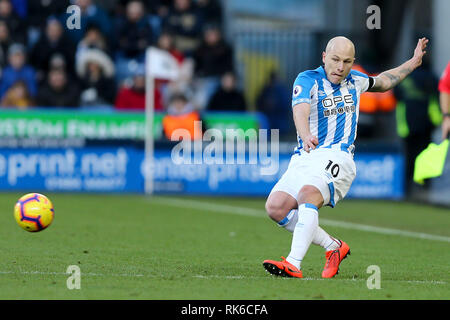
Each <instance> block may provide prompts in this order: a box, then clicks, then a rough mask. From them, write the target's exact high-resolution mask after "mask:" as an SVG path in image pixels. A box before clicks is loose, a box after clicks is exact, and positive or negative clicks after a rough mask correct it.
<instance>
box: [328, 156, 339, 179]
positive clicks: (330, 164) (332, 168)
mask: <svg viewBox="0 0 450 320" xmlns="http://www.w3.org/2000/svg"><path fill="white" fill-rule="evenodd" d="M325 170H326V171H330V172H331V175H332V176H333V177H335V178H336V177H337V176H338V174H339V165H338V164H336V163H334V164H333V161H331V160H328V165H327V166H326V167H325Z"/></svg>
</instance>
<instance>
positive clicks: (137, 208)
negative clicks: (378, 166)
mask: <svg viewBox="0 0 450 320" xmlns="http://www.w3.org/2000/svg"><path fill="white" fill-rule="evenodd" d="M21 195H22V194H19V193H4V194H0V212H1V214H0V234H1V237H0V248H1V249H0V250H1V258H0V288H1V290H0V299H158V300H166V299H176V300H178V299H189V300H191V299H194V300H197V299H200V300H202V299H226V300H234V299H255V300H259V299H261V300H264V299H283V300H289V299H449V298H450V279H449V275H450V250H449V245H450V228H449V226H450V210H449V209H448V208H437V207H430V206H425V205H418V204H412V203H405V202H389V201H361V200H344V201H342V202H341V203H339V204H338V205H337V207H336V208H334V209H331V208H328V207H327V208H323V209H321V210H320V216H319V221H321V225H322V227H323V228H324V229H325V230H327V231H328V232H329V233H330V234H332V235H334V236H336V237H338V238H340V239H343V240H345V241H346V242H347V243H348V244H349V245H350V248H351V252H352V253H351V255H350V256H349V258H347V259H345V260H344V261H343V262H342V264H341V268H340V272H339V274H338V275H337V276H336V277H335V278H333V279H321V277H320V275H321V271H322V269H323V265H324V262H325V258H324V251H323V249H322V248H320V247H317V246H314V245H312V246H311V247H310V250H309V251H308V253H307V255H306V257H305V259H304V261H303V263H302V269H303V274H304V277H305V278H304V279H291V278H276V277H273V276H270V275H269V274H267V273H266V272H265V270H264V268H263V267H262V261H263V260H264V259H279V257H280V256H282V255H283V256H287V254H288V253H289V249H290V243H291V237H292V236H291V234H290V233H289V232H287V231H286V230H284V229H282V228H279V227H278V226H277V225H276V224H275V223H274V222H272V221H270V219H269V218H267V216H266V215H265V213H264V202H265V200H264V199H262V198H256V199H248V198H213V197H209V198H208V197H181V196H178V197H168V196H155V197H145V196H138V195H96V194H87V195H81V194H47V195H48V196H49V198H50V199H51V200H52V202H53V204H54V206H55V220H54V221H53V224H52V225H51V226H50V227H49V228H48V229H46V230H44V231H42V232H38V233H29V232H26V231H24V230H22V229H21V228H20V227H19V226H18V225H17V224H16V222H15V220H14V217H13V206H14V204H15V202H16V200H17V199H18V198H19V197H20V196H21ZM70 265H77V266H79V267H80V270H81V289H79V290H77V289H73V290H69V289H68V288H67V285H66V282H67V279H68V277H69V275H68V274H66V270H67V268H68V266H70ZM371 265H376V266H378V267H379V268H380V280H381V282H380V284H381V289H372V290H370V289H368V287H367V279H368V278H369V277H370V276H371V274H370V273H367V268H368V267H369V266H371Z"/></svg>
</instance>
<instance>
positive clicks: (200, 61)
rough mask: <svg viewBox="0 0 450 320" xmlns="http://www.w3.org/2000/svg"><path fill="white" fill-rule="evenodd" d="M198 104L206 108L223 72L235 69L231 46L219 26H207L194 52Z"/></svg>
mask: <svg viewBox="0 0 450 320" xmlns="http://www.w3.org/2000/svg"><path fill="white" fill-rule="evenodd" d="M193 59H194V62H195V69H194V76H195V87H196V89H195V91H196V97H195V100H196V104H197V105H198V106H199V107H200V108H201V109H203V108H205V107H206V105H207V103H208V101H209V99H210V98H211V96H212V94H214V92H215V91H216V90H217V88H218V87H219V85H220V78H221V76H222V75H223V74H225V73H226V72H228V71H232V70H233V53H232V49H231V47H230V46H229V45H228V44H227V43H226V42H225V41H224V40H223V39H222V33H221V31H220V29H219V28H218V26H216V25H209V26H207V27H206V28H205V30H204V34H203V41H202V44H201V45H200V46H199V47H198V48H197V50H196V51H195V52H194V55H193Z"/></svg>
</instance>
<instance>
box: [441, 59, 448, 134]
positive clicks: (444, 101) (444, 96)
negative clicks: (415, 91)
mask: <svg viewBox="0 0 450 320" xmlns="http://www.w3.org/2000/svg"><path fill="white" fill-rule="evenodd" d="M439 91H440V94H439V101H440V104H441V110H442V115H443V119H442V139H446V138H448V136H449V134H450V61H449V62H448V64H447V68H445V70H444V73H443V74H442V77H441V80H440V81H439Z"/></svg>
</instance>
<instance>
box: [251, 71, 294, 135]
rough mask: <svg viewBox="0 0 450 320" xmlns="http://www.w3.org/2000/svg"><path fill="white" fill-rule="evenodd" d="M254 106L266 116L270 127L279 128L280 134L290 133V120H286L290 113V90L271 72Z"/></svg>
mask: <svg viewBox="0 0 450 320" xmlns="http://www.w3.org/2000/svg"><path fill="white" fill-rule="evenodd" d="M256 108H257V110H258V111H261V112H262V113H264V114H265V115H266V116H267V119H268V121H269V126H270V129H279V130H280V134H281V135H284V134H289V133H292V130H294V127H293V125H292V123H291V122H292V121H286V119H287V118H288V117H289V115H290V114H291V113H292V108H291V91H290V90H289V89H288V88H287V87H286V86H285V85H284V84H283V83H281V81H280V80H279V78H278V75H277V73H276V72H272V73H271V74H270V76H269V81H268V82H267V83H266V84H265V86H264V88H263V89H262V90H261V92H260V94H259V95H258V97H257V100H256Z"/></svg>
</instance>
